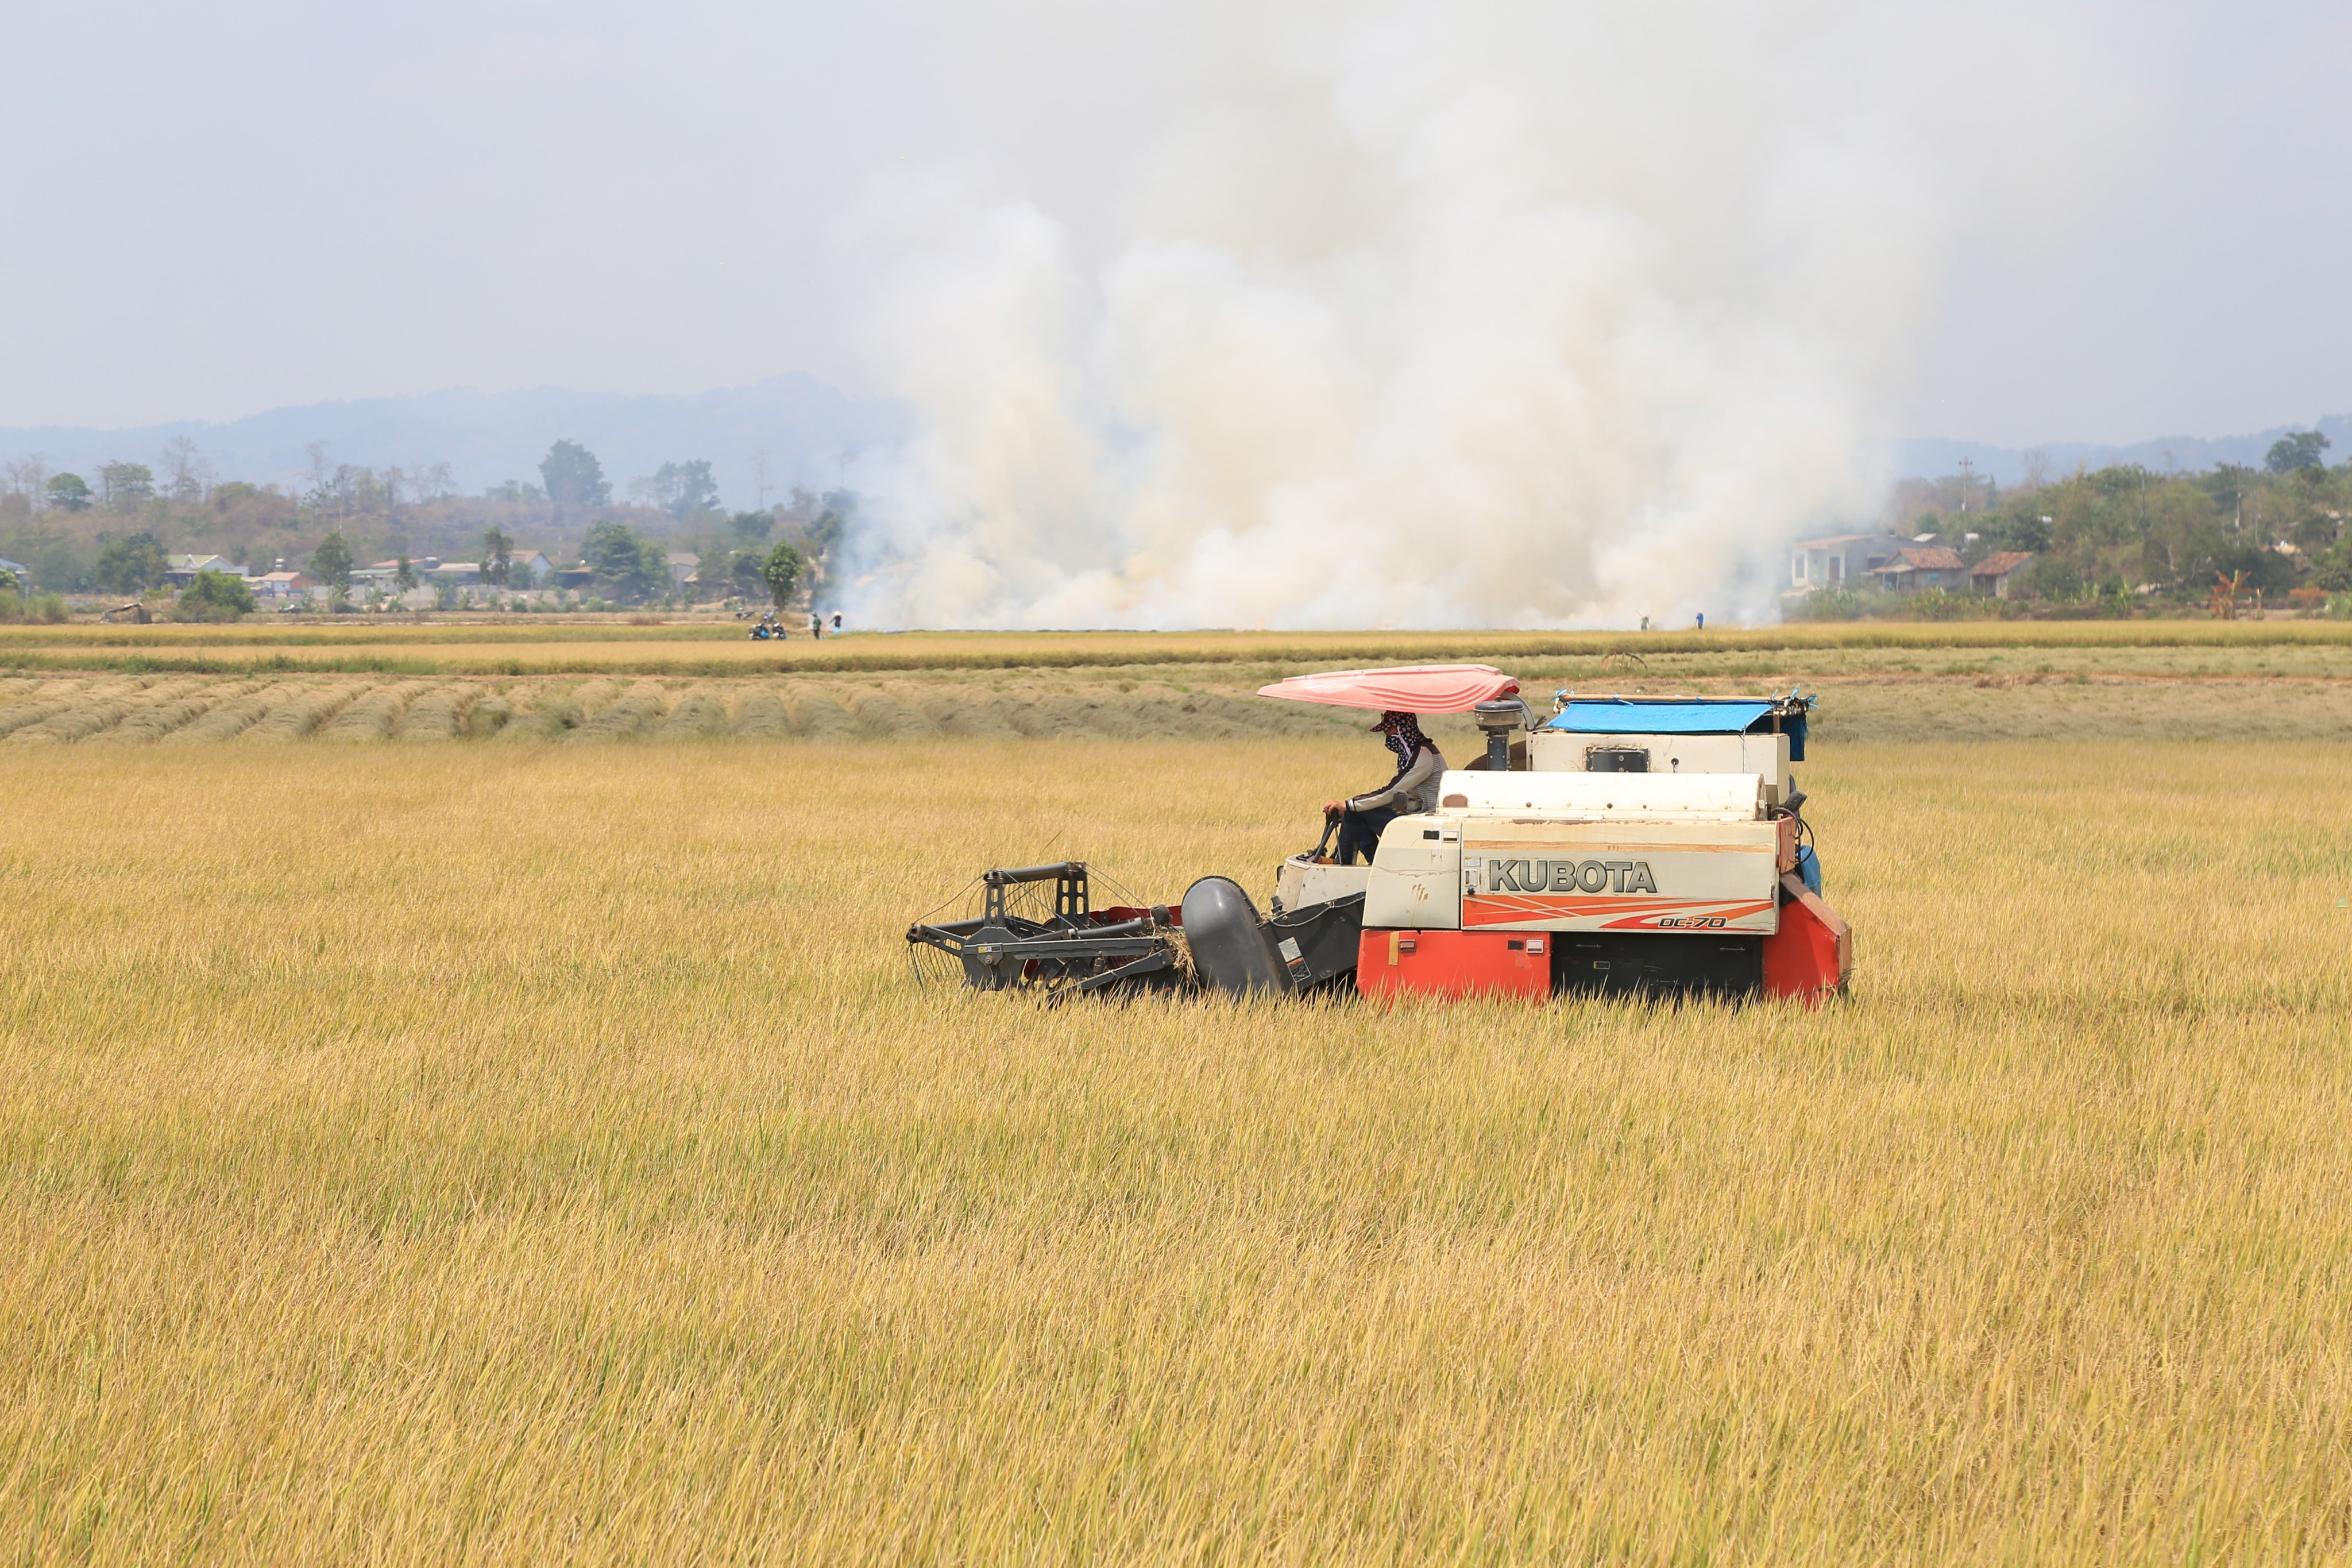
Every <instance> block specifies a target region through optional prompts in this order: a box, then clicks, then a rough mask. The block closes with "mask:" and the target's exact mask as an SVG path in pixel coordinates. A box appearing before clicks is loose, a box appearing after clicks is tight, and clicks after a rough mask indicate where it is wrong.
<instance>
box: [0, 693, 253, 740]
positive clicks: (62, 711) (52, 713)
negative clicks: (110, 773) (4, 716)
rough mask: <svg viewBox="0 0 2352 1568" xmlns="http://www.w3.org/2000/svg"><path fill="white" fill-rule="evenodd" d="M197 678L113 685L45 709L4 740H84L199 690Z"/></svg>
mask: <svg viewBox="0 0 2352 1568" xmlns="http://www.w3.org/2000/svg"><path fill="white" fill-rule="evenodd" d="M205 684H206V683H205V682H204V681H203V680H201V679H179V680H163V681H156V680H146V681H127V682H116V683H112V684H110V685H109V686H106V687H102V688H100V689H95V690H92V691H90V692H89V693H88V694H86V695H85V696H84V697H83V698H81V699H80V700H72V701H68V702H64V703H59V704H55V705H51V706H49V707H48V709H47V713H46V715H45V716H44V717H43V718H41V719H40V720H39V721H37V722H34V723H28V724H25V725H22V726H20V727H17V728H16V729H14V730H13V731H10V733H9V735H8V737H7V738H8V740H9V742H11V743H14V744H23V745H39V744H44V743H47V742H73V741H87V740H90V739H93V738H95V737H97V736H100V735H103V734H105V733H107V732H108V731H110V730H111V729H113V728H114V727H115V726H116V725H118V724H120V723H121V722H122V721H124V720H126V719H128V718H130V717H131V715H133V714H137V713H142V712H144V711H146V710H148V709H150V708H151V707H152V706H153V705H155V704H158V703H170V702H172V701H173V700H176V699H180V698H184V697H185V696H186V695H187V694H188V693H190V692H192V691H196V690H201V689H203V688H204V687H205Z"/></svg>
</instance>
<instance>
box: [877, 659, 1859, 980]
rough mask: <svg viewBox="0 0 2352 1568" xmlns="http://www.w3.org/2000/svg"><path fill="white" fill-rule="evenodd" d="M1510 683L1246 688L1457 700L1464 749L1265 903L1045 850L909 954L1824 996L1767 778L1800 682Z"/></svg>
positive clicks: (1491, 678)
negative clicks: (1530, 702) (1765, 692)
mask: <svg viewBox="0 0 2352 1568" xmlns="http://www.w3.org/2000/svg"><path fill="white" fill-rule="evenodd" d="M1518 692H1519V683H1518V682H1517V680H1515V679H1512V678H1511V677H1509V676H1507V675H1506V674H1504V673H1503V672H1502V671H1500V670H1498V669H1495V668H1491V667H1489V666H1486V665H1424V666H1416V667H1413V668H1403V669H1365V670H1347V671H1342V672H1339V673H1335V674H1327V675H1307V676H1298V677H1295V678H1293V679H1289V680H1283V681H1277V682H1276V683H1275V684H1274V685H1272V686H1267V687H1265V688H1262V689H1261V690H1260V695H1262V696H1266V697H1278V698H1286V699H1290V700H1298V701H1307V702H1325V703H1335V704H1338V705H1340V706H1343V707H1349V708H1362V709H1368V710H1398V711H1403V712H1412V713H1469V714H1471V715H1472V716H1473V717H1474V719H1475V721H1476V723H1477V725H1478V728H1479V730H1480V731H1482V733H1483V734H1484V736H1485V738H1486V754H1485V755H1484V756H1482V757H1479V758H1478V759H1476V760H1475V762H1473V763H1471V764H1470V766H1468V767H1466V768H1462V769H1456V770H1449V771H1448V772H1446V773H1444V777H1443V779H1442V781H1441V783H1440V784H1439V789H1438V805H1437V808H1436V809H1435V810H1434V811H1431V812H1425V813H1420V814H1415V815H1411V816H1398V817H1397V818H1396V819H1395V820H1393V821H1391V823H1390V824H1389V825H1388V826H1387V827H1386V829H1385V830H1384V831H1383V832H1382V833H1381V838H1380V844H1379V847H1378V849H1377V851H1376V852H1375V853H1374V855H1373V858H1372V863H1371V864H1370V865H1369V866H1361V865H1359V866H1341V865H1338V864H1335V863H1333V861H1332V860H1331V858H1330V857H1329V856H1328V854H1327V853H1326V852H1325V850H1324V847H1323V846H1318V847H1317V848H1315V849H1313V850H1309V851H1307V852H1306V853H1304V854H1299V855H1294V856H1292V857H1291V858H1289V859H1287V860H1286V861H1284V862H1283V863H1282V864H1281V866H1280V867H1278V868H1276V872H1275V887H1274V895H1273V899H1272V900H1271V903H1270V905H1269V912H1268V913H1267V914H1266V915H1265V916H1263V917H1261V916H1260V915H1259V913H1258V910H1257V908H1256V906H1255V904H1253V903H1252V902H1251V900H1250V897H1249V895H1248V893H1247V892H1245V891H1244V889H1242V888H1241V886H1240V885H1239V884H1238V883H1235V882H1234V881H1233V880H1232V879H1229V878H1224V877H1203V878H1202V879H1200V880H1199V881H1197V882H1195V883H1193V884H1192V888H1191V889H1189V890H1187V891H1186V893H1185V895H1184V898H1183V900H1182V902H1181V905H1179V906H1178V907H1176V908H1173V909H1171V908H1169V907H1166V906H1146V905H1140V904H1135V903H1121V904H1118V905H1115V906H1111V907H1108V908H1101V909H1097V908H1096V907H1095V906H1094V904H1093V902H1092V899H1091V881H1090V877H1089V873H1088V870H1087V867H1086V865H1085V864H1084V863H1083V862H1078V861H1068V862H1061V863H1057V864H1055V865H1050V866H1033V867H1027V868H1020V869H1016V870H995V871H990V872H987V873H986V874H984V875H983V876H982V878H981V879H980V885H981V887H982V889H983V898H984V907H983V908H982V910H981V911H980V912H979V913H978V914H977V915H974V916H972V917H971V918H968V919H965V920H961V921H947V922H940V923H924V922H919V923H917V924H916V925H915V926H913V927H912V928H911V929H909V930H908V932H907V940H908V943H909V944H910V950H911V951H913V952H916V953H917V954H918V955H923V954H931V955H940V954H944V955H946V956H947V957H949V958H951V959H953V960H954V961H955V962H954V963H953V964H952V965H949V966H946V967H947V968H948V969H949V971H950V972H953V971H956V970H960V971H961V975H962V978H963V980H964V982H965V983H966V984H971V985H974V986H977V987H979V988H981V989H982V990H1006V989H1014V988H1022V987H1045V988H1047V989H1051V990H1055V991H1065V992H1073V993H1095V992H1101V991H1107V990H1111V989H1126V988H1132V987H1144V988H1153V989H1159V988H1172V987H1177V986H1183V985H1206V986H1210V987H1213V988H1214V989H1217V990H1221V991H1227V992H1233V993H1235V994H1254V993H1259V992H1267V993H1275V994H1285V993H1298V992H1307V991H1313V990H1318V989H1322V988H1326V987H1339V986H1344V985H1349V984H1352V986H1353V987H1354V988H1355V989H1356V990H1357V991H1359V992H1361V993H1362V994H1365V995H1368V996H1387V995H1398V994H1407V993H1413V992H1422V993H1428V994H1438V995H1446V996H1466V995H1475V994H1509V995H1517V996H1525V997H1528V998H1531V999H1541V998H1544V997H1548V996H1550V995H1552V994H1555V993H1559V992H1587V993H1602V994H1644V995H1649V996H1654V997H1660V998H1674V997H1682V996H1713V997H1727V998H1740V997H1751V996H1758V995H1772V996H1783V997H1794V998H1798V999H1801V1000H1803V1001H1805V1002H1807V1003H1809V1004H1811V1003H1818V1002H1819V1001H1820V1000H1821V999H1822V997H1824V996H1828V995H1831V994H1837V993H1839V992H1842V991H1843V990H1844V989H1845V984H1846V980H1847V977H1848V975H1849V974H1850V973H1851V972H1852V968H1853V937H1852V934H1851V932H1850V931H1848V929H1847V927H1846V924H1845V922H1844V921H1842V920H1840V919H1839V918H1838V917H1837V915H1836V914H1835V913H1833V912H1832V910H1830V908H1829V906H1828V905H1827V904H1825V903H1823V902H1822V898H1821V870H1820V860H1819V859H1818V858H1817V857H1816V856H1815V855H1814V853H1813V847H1812V845H1811V832H1810V830H1809V829H1808V827H1807V826H1806V824H1805V821H1804V818H1803V816H1802V815H1801V810H1802V807H1803V805H1804V801H1805V795H1804V793H1803V792H1802V791H1801V790H1800V789H1798V788H1797V786H1796V779H1795V776H1794V775H1793V774H1792V773H1790V764H1791V763H1800V762H1802V761H1804V757H1805V727H1806V722H1805V721H1806V717H1807V714H1808V712H1809V710H1811V699H1810V698H1802V697H1799V696H1797V695H1795V694H1794V693H1793V692H1792V693H1790V695H1789V696H1787V697H1780V698H1672V699H1660V698H1646V697H1577V696H1574V695H1572V694H1570V693H1567V692H1561V693H1559V694H1558V695H1557V696H1556V697H1555V699H1554V709H1555V711H1554V712H1553V714H1552V716H1551V717H1550V718H1549V720H1544V721H1538V719H1537V716H1536V715H1535V714H1534V712H1533V711H1532V710H1530V709H1528V706H1527V704H1526V703H1525V702H1524V701H1522V700H1521V699H1520V697H1519V694H1518ZM1330 838H1331V832H1330V826H1328V825H1327V826H1326V829H1325V833H1324V845H1327V846H1328V844H1329V842H1330ZM1049 884H1050V885H1051V888H1052V894H1051V899H1052V904H1051V907H1050V909H1049V908H1047V907H1046V906H1045V888H1046V887H1047V886H1048V885H1049ZM918 970H919V972H920V970H921V965H920V963H919V964H918Z"/></svg>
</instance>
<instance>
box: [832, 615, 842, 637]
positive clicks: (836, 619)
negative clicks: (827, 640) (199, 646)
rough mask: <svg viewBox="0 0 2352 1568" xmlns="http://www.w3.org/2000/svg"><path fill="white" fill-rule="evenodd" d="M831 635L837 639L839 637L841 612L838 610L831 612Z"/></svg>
mask: <svg viewBox="0 0 2352 1568" xmlns="http://www.w3.org/2000/svg"><path fill="white" fill-rule="evenodd" d="M833 635H834V636H835V637H839V636H840V635H841V612H840V611H839V610H835V611H834V612H833Z"/></svg>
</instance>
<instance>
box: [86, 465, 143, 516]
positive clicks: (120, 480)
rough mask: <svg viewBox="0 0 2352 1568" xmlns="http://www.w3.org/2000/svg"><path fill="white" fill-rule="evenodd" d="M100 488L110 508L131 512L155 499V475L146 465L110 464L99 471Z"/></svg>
mask: <svg viewBox="0 0 2352 1568" xmlns="http://www.w3.org/2000/svg"><path fill="white" fill-rule="evenodd" d="M98 488H99V490H100V493H101V494H103V495H104V496H105V498H106V504H107V505H108V506H110V507H111V508H113V509H114V510H116V511H129V510H131V509H132V508H133V507H141V506H145V505H146V504H147V503H148V502H149V501H151V500H154V499H155V473H154V470H153V469H152V468H148V466H147V465H146V464H144V463H109V464H107V465H106V466H105V467H104V468H100V469H99V470H98Z"/></svg>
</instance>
